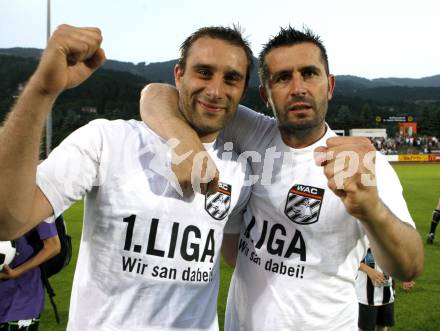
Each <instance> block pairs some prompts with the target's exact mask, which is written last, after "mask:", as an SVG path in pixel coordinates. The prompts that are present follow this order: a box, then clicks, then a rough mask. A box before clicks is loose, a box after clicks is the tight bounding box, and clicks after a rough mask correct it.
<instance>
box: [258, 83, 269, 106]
mask: <svg viewBox="0 0 440 331" xmlns="http://www.w3.org/2000/svg"><path fill="white" fill-rule="evenodd" d="M258 89H259V91H260V97H261V99H263V102H264V104H265V105H266V107H267V108H268V109H270V104H269V96H268V95H267V90H266V88H265V87H264V86H263V85H260V86H259V87H258Z"/></svg>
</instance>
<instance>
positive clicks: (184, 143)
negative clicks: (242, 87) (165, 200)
mask: <svg viewBox="0 0 440 331" xmlns="http://www.w3.org/2000/svg"><path fill="white" fill-rule="evenodd" d="M178 104H179V96H178V92H177V90H176V89H175V88H174V87H173V86H171V85H166V84H156V83H155V84H149V85H147V86H146V87H145V88H144V89H143V90H142V93H141V100H140V111H141V117H142V120H143V121H144V122H145V123H146V124H147V125H148V126H149V127H150V128H151V129H152V130H153V131H154V132H156V133H157V134H158V135H159V136H161V137H162V138H164V139H166V140H168V141H169V143H170V145H171V147H172V149H173V156H172V162H173V165H172V170H173V172H174V174H175V175H176V177H177V179H178V182H179V184H180V187H181V189H182V191H183V194H191V193H192V191H193V190H195V191H200V192H201V193H205V192H207V191H209V192H216V191H217V180H218V172H217V171H216V167H215V164H214V163H213V161H212V160H211V159H210V158H209V157H208V163H207V164H204V167H205V168H204V169H211V172H209V171H207V172H208V174H207V175H206V176H204V175H203V174H204V169H201V171H200V173H197V175H196V176H195V177H197V176H199V177H200V178H208V180H207V181H206V180H195V181H194V182H193V181H192V178H191V175H192V172H193V165H194V157H195V156H196V155H197V154H198V153H199V152H202V153H203V152H206V151H205V148H204V147H203V144H202V142H201V140H200V138H199V136H198V135H197V133H196V132H195V131H194V130H193V129H192V127H191V126H190V125H189V124H188V122H187V121H186V120H185V118H184V117H183V115H182V114H181V112H180V111H179V107H178ZM209 179H212V180H209ZM197 183H200V187H197V186H198V184H197Z"/></svg>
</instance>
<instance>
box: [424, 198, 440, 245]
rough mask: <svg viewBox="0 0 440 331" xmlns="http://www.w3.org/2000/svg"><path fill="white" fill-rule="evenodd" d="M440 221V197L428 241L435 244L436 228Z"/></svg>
mask: <svg viewBox="0 0 440 331" xmlns="http://www.w3.org/2000/svg"><path fill="white" fill-rule="evenodd" d="M439 221H440V199H439V200H438V203H437V207H436V208H435V209H434V211H433V212H432V221H431V229H430V230H429V233H428V239H427V240H426V243H428V244H433V243H434V237H435V230H436V228H437V225H438V222H439Z"/></svg>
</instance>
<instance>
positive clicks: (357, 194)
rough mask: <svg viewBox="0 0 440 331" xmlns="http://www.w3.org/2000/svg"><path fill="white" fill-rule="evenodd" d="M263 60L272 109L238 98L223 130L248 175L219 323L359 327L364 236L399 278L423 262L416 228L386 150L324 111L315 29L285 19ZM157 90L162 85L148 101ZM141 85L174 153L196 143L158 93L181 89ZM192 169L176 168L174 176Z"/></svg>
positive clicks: (251, 328)
mask: <svg viewBox="0 0 440 331" xmlns="http://www.w3.org/2000/svg"><path fill="white" fill-rule="evenodd" d="M259 61H260V63H259V72H260V79H261V86H260V94H261V96H262V98H263V100H264V102H265V103H266V105H267V106H268V107H269V108H270V109H272V111H273V112H274V115H275V117H276V120H275V119H273V118H269V117H265V116H264V115H261V114H258V113H255V112H253V111H251V110H249V109H247V108H245V107H239V110H238V111H237V113H236V115H235V117H234V118H233V119H232V121H231V123H230V124H228V125H227V126H226V127H225V129H224V131H223V132H222V134H221V136H222V137H223V139H224V140H226V141H233V142H234V144H235V147H236V148H237V150H238V151H239V152H246V155H248V156H250V157H251V167H252V170H253V173H254V174H253V176H254V177H253V178H254V179H255V180H254V185H253V189H252V195H251V198H250V200H249V203H248V205H247V207H246V211H245V213H244V217H243V223H242V226H241V232H240V235H239V238H238V245H236V246H235V247H234V248H235V249H236V250H237V246H238V257H237V262H236V268H235V271H234V274H233V277H232V280H231V285H230V289H229V296H228V304H227V312H226V319H225V323H226V324H225V330H227V331H238V330H242V331H271V330H301V331H317V330H326V331H329V330H333V331H341V330H344V331H346V330H352V331H355V330H357V321H358V306H357V304H356V303H357V298H356V291H355V286H354V284H355V277H356V274H357V270H358V267H359V264H360V261H361V260H362V258H363V257H364V256H365V255H366V252H367V248H368V241H367V238H368V239H369V242H370V243H371V248H372V251H373V253H374V255H375V257H376V261H377V262H378V263H379V265H380V266H381V268H382V269H383V270H384V272H386V273H387V274H389V275H391V276H393V277H396V278H400V279H403V280H409V279H412V278H414V277H416V276H418V275H419V274H420V273H421V271H422V269H423V245H422V242H421V238H420V236H419V235H418V233H417V231H416V230H415V229H414V222H413V220H412V218H411V216H410V214H409V212H408V208H407V206H406V203H405V200H404V198H403V196H402V187H401V185H400V183H399V179H398V177H397V175H396V173H395V172H394V170H393V169H392V167H391V166H390V165H389V163H388V162H387V161H386V159H385V158H384V157H383V156H382V155H380V154H379V153H376V152H375V149H374V147H373V146H372V145H371V143H370V142H369V140H368V139H366V138H359V137H337V136H336V134H335V133H334V132H333V131H332V130H331V129H330V128H329V126H328V125H327V124H326V123H325V117H326V114H327V107H328V102H329V101H330V100H331V98H332V95H333V91H334V87H335V77H334V76H333V75H331V74H329V65H328V60H327V55H326V50H325V48H324V45H323V43H322V42H321V40H320V38H319V37H318V36H316V35H314V34H313V33H312V32H311V31H309V30H305V31H298V30H296V29H294V28H291V27H288V28H286V29H281V31H280V32H279V33H278V34H277V35H276V36H274V37H273V38H271V39H270V40H269V42H268V43H267V44H266V45H264V47H263V50H262V52H261V55H260V58H259ZM153 90H154V91H155V94H159V93H161V94H162V95H163V97H162V99H156V100H155V103H147V102H146V100H149V93H153V92H152V91H153ZM145 92H146V93H145V94H144V95H143V100H142V101H143V102H142V105H141V111H142V115H143V120H144V121H146V122H147V123H148V124H149V125H150V126H151V127H152V128H153V129H154V130H155V131H157V132H158V133H159V134H160V135H162V136H164V137H166V138H172V137H173V138H178V139H180V140H181V141H182V144H180V145H179V146H177V149H176V153H177V154H183V153H185V152H187V151H188V150H192V151H196V152H197V151H199V150H202V147H201V144H200V143H199V142H193V143H192V144H190V143H189V142H191V140H190V139H186V138H187V137H188V136H190V135H191V133H188V132H189V131H191V130H190V129H189V128H188V126H187V125H186V124H185V122H184V121H178V120H177V119H178V118H179V111H178V109H177V108H176V105H177V103H176V102H174V104H172V103H170V102H163V99H166V100H170V99H174V100H175V98H176V96H175V94H176V92H175V91H174V90H173V89H172V88H170V87H167V86H162V85H156V86H151V87H150V90H149V91H145ZM170 114H174V119H173V120H172V121H167V122H164V121H161V118H162V117H163V116H166V117H167V118H170V117H172V116H171V115H170ZM188 159H190V158H188ZM189 163H190V162H187V163H185V164H183V163H182V167H187V166H188V164H189ZM185 172H186V173H187V175H186V177H185V176H183V175H182V174H184V173H185ZM190 172H191V171H190V170H189V168H188V169H186V170H185V169H184V170H182V171H181V172H179V174H178V176H180V177H179V178H180V181H182V182H184V183H187V182H188V181H189V179H188V178H189V175H188V174H189V173H190ZM376 183H377V185H376ZM231 249H232V247H231Z"/></svg>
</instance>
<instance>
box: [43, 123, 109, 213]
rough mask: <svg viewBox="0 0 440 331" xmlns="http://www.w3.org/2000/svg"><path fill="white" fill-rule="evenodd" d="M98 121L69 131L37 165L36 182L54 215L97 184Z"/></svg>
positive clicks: (98, 157) (99, 153) (100, 142)
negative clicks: (69, 133)
mask: <svg viewBox="0 0 440 331" xmlns="http://www.w3.org/2000/svg"><path fill="white" fill-rule="evenodd" d="M101 121H102V120H101ZM101 121H100V120H97V121H92V122H90V123H89V124H87V125H85V126H83V127H81V128H79V129H78V130H76V131H75V132H73V133H72V134H71V135H70V136H68V137H67V138H66V139H65V140H64V141H63V142H62V143H61V144H60V145H59V146H58V147H57V148H55V149H54V150H53V151H52V153H51V154H50V155H49V158H48V159H46V160H45V161H44V162H42V163H41V164H40V165H39V166H38V170H37V185H38V186H39V187H40V189H41V190H42V192H43V193H44V195H45V196H46V197H47V199H48V200H49V202H50V204H51V205H52V208H53V210H54V215H55V217H58V216H59V215H60V214H61V213H62V212H63V211H65V210H66V209H67V208H69V207H70V206H71V205H72V204H73V203H74V202H75V201H78V200H80V199H82V197H83V196H84V195H85V193H86V192H88V191H90V190H91V189H92V187H93V186H98V182H99V171H100V157H101V151H102V134H101V130H100V125H99V123H100V122H101Z"/></svg>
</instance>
